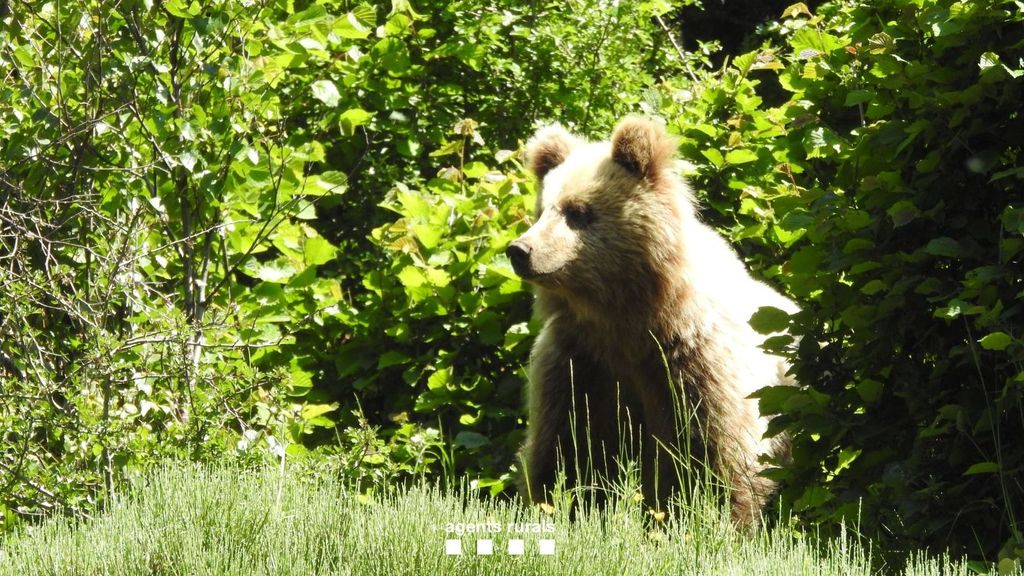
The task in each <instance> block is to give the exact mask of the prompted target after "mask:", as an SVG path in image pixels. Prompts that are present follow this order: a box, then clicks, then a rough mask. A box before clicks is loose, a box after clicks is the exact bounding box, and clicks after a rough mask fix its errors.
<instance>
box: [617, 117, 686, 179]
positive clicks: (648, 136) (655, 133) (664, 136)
mask: <svg viewBox="0 0 1024 576" xmlns="http://www.w3.org/2000/svg"><path fill="white" fill-rule="evenodd" d="M675 153H676V142H675V139H673V138H672V137H671V136H669V135H668V132H666V131H665V127H664V126H662V125H661V124H659V123H657V122H655V121H654V120H650V119H647V118H639V117H632V118H626V119H625V120H623V121H622V122H619V125H618V126H616V127H615V131H614V132H613V133H612V160H615V162H617V163H618V164H619V165H620V166H622V167H623V168H625V169H626V170H629V171H630V172H631V173H632V174H633V175H635V176H637V177H638V178H647V179H648V180H650V181H652V182H654V181H656V180H658V177H659V175H660V174H662V173H663V172H664V171H665V170H667V169H668V168H670V167H671V166H672V159H673V158H674V157H675Z"/></svg>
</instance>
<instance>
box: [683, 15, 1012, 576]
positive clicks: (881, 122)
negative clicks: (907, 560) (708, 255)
mask: <svg viewBox="0 0 1024 576" xmlns="http://www.w3.org/2000/svg"><path fill="white" fill-rule="evenodd" d="M1022 18H1024V16H1022V12H1021V10H1020V5H1019V3H1017V4H1015V3H1013V2H1000V1H986V2H971V3H962V2H950V1H945V0H923V1H904V0H889V1H885V2H870V3H868V2H843V3H836V4H831V5H826V6H823V7H822V8H821V10H820V13H819V15H812V14H811V13H810V11H809V10H807V9H806V7H805V6H803V5H800V4H796V5H794V6H792V7H790V8H789V9H787V10H786V12H785V14H784V15H783V18H782V19H781V20H780V22H778V23H777V24H775V25H774V26H770V27H768V29H769V30H770V31H771V32H772V34H774V35H775V37H776V38H778V39H780V40H781V41H782V42H783V44H781V45H779V46H776V45H774V44H772V43H769V44H766V45H765V46H764V47H762V48H761V49H760V50H757V51H755V52H752V53H749V54H745V55H742V56H739V57H736V58H735V59H733V61H732V64H731V67H730V68H729V69H727V70H723V71H722V73H721V74H719V75H716V76H711V77H706V78H704V79H703V83H702V84H701V85H698V86H696V87H694V88H692V89H691V88H689V87H688V90H687V91H685V92H684V91H675V92H673V91H671V90H669V91H666V95H667V96H669V97H670V98H673V97H674V99H671V100H669V101H668V102H667V104H666V106H665V113H666V115H667V116H668V117H669V118H672V119H673V124H674V126H675V127H676V129H677V130H678V131H679V132H680V133H681V134H682V136H683V141H682V147H683V149H684V150H685V151H686V153H687V156H689V157H690V158H692V159H696V161H697V165H696V166H695V169H694V171H695V172H696V174H695V176H694V180H695V181H696V182H697V184H698V186H697V187H698V188H699V189H703V190H706V194H707V198H706V200H707V204H708V206H709V207H710V210H709V213H708V217H709V218H710V219H711V220H713V221H715V222H716V223H718V224H719V225H720V226H721V227H722V228H723V229H725V230H727V232H728V234H729V235H730V237H731V238H732V239H733V240H734V241H736V242H737V243H738V244H739V245H740V247H741V249H742V251H743V252H744V254H745V255H746V257H747V258H748V260H750V261H751V262H752V263H753V264H754V266H755V268H762V269H763V270H764V272H765V274H766V275H767V276H769V277H770V278H771V279H772V281H773V282H775V283H776V284H778V285H781V286H783V287H784V288H786V289H787V290H788V291H789V292H790V293H791V294H793V295H794V296H795V297H796V298H797V299H798V300H799V301H800V302H801V303H802V304H803V306H804V311H803V312H801V313H800V314H798V315H796V316H795V317H794V318H793V319H792V322H791V323H789V326H788V327H789V330H790V333H791V334H792V335H793V336H795V337H799V338H800V340H799V343H796V342H797V341H796V340H794V339H793V338H791V337H779V338H773V339H771V340H769V342H767V343H766V345H767V346H769V347H771V348H774V349H778V350H787V349H788V350H790V351H791V352H793V353H795V360H796V371H797V376H798V378H799V380H800V381H801V382H802V383H803V384H804V385H803V386H802V387H800V388H778V389H770V390H767V391H764V392H763V393H761V394H760V399H761V400H760V401H761V406H762V408H763V409H765V410H767V411H769V412H772V413H779V414H781V416H780V417H778V418H777V419H776V420H775V422H774V424H773V430H774V431H776V432H781V431H783V430H785V431H787V432H789V433H790V434H791V435H792V437H793V443H794V444H793V446H794V448H793V462H792V464H791V465H788V466H785V467H783V468H781V469H778V470H776V471H775V474H776V475H777V476H778V477H779V478H780V479H782V480H783V481H784V483H785V490H784V492H783V497H784V500H785V501H786V502H788V503H789V504H790V505H791V506H792V508H793V510H794V511H795V512H796V513H797V514H798V516H800V517H801V518H803V519H805V520H807V521H809V522H811V523H813V524H818V525H819V526H822V527H826V526H835V525H836V524H837V523H839V522H841V521H843V520H845V521H848V522H852V521H855V520H859V526H860V529H861V530H862V531H864V532H866V533H867V534H869V535H870V536H872V537H876V538H879V539H881V540H882V541H884V542H885V543H886V549H889V550H892V551H893V552H894V553H895V554H900V553H902V552H906V551H909V550H913V549H916V548H918V547H920V546H922V545H924V546H930V547H933V548H938V549H941V548H946V547H949V549H951V550H953V551H954V552H955V553H965V552H967V553H970V554H972V555H974V556H975V557H979V558H986V559H988V560H996V559H1002V560H1004V564H1005V561H1009V562H1011V563H1012V562H1013V561H1014V558H1019V555H1020V552H1019V547H1020V545H1021V540H1020V538H1021V536H1020V534H1021V532H1020V527H1021V524H1020V522H1021V520H1020V514H1021V513H1022V511H1024V507H1022V505H1024V490H1022V487H1021V486H1020V484H1019V483H1018V482H1017V480H1016V478H1017V477H1019V475H1020V472H1021V470H1022V466H1024V452H1022V451H1021V450H1020V448H1019V446H1017V445H1016V444H1017V443H1016V442H1015V440H1014V438H1017V437H1019V436H1020V434H1021V432H1022V431H1024V430H1022V428H1024V409H1022V408H1024V407H1022V404H1021V391H1022V384H1024V373H1022V372H1021V368H1022V360H1024V356H1022V353H1024V347H1022V341H1021V333H1020V326H1021V310H1022V306H1021V303H1022V299H1024V291H1022V290H1021V288H1022V287H1024V286H1022V284H1021V274H1020V270H1021V252H1022V249H1024V238H1022V232H1024V229H1022V227H1021V213H1022V212H1021V209H1022V207H1024V204H1022V201H1024V198H1022V196H1021V193H1020V190H1021V178H1022V177H1024V169H1022V168H1021V167H1020V159H1021V145H1022V139H1024V130H1022V127H1024V125H1022V121H1024V119H1022V116H1021V113H1020V102H1021V89H1022V83H1021V81H1020V76H1021V75H1024V70H1022V68H1024V63H1022V60H1021V57H1022V55H1024V52H1022V48H1024V33H1022V32H1024V27H1022V26H1021V23H1022ZM780 88H781V89H782V90H783V91H784V92H780V90H779V89H780ZM689 90H692V92H691V91H689ZM787 93H788V97H786V94H787ZM766 99H771V102H768V103H766ZM780 258H781V262H782V263H781V265H772V263H773V262H778V261H780ZM773 318H774V320H773ZM782 319H783V320H784V319H785V317H784V316H783V317H782ZM755 322H756V323H757V324H758V325H759V327H761V328H763V329H765V330H766V332H770V331H771V330H774V329H779V328H785V327H786V324H787V323H786V322H784V321H783V322H781V323H780V322H779V317H778V316H775V315H771V314H763V315H759V316H758V317H755ZM1004 543H1005V546H1004ZM1015 547H1017V548H1015ZM1000 548H1002V550H1001V551H1000Z"/></svg>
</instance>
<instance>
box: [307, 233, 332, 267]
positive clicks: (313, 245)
mask: <svg viewBox="0 0 1024 576" xmlns="http://www.w3.org/2000/svg"><path fill="white" fill-rule="evenodd" d="M337 254H338V249H337V248H335V247H334V246H333V245H331V243H330V242H328V241H327V240H325V239H324V238H322V237H320V236H314V237H312V238H307V239H306V242H305V243H304V245H303V246H302V256H303V259H304V260H305V262H306V265H307V266H319V265H321V264H324V263H326V262H330V261H331V260H334V257H335V256H337Z"/></svg>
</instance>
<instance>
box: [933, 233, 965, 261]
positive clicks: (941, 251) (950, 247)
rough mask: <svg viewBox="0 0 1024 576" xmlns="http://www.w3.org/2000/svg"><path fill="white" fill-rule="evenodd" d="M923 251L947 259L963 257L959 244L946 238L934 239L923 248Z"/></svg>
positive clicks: (962, 250)
mask: <svg viewBox="0 0 1024 576" xmlns="http://www.w3.org/2000/svg"><path fill="white" fill-rule="evenodd" d="M924 251H925V252H926V253H928V254H933V255H935V256H945V257H948V258H957V257H960V256H963V255H964V249H963V248H962V247H961V246H960V243H959V242H957V241H956V240H954V239H952V238H950V237H948V236H940V237H939V238H934V239H933V240H932V241H931V242H928V245H927V246H925V247H924Z"/></svg>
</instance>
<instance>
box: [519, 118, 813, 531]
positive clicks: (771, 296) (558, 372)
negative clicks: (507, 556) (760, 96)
mask: <svg viewBox="0 0 1024 576" xmlns="http://www.w3.org/2000/svg"><path fill="white" fill-rule="evenodd" d="M674 150H675V143H674V141H673V140H672V139H671V138H670V137H669V136H668V135H667V134H666V133H665V130H664V128H663V127H661V126H660V125H659V124H657V123H655V122H653V121H650V120H646V119H642V118H628V119H626V120H624V121H623V122H621V123H620V124H619V126H618V127H616V129H615V131H614V133H613V135H612V137H611V142H610V143H608V142H604V143H587V142H585V141H583V140H581V139H579V138H576V137H575V136H572V135H571V134H569V133H568V132H566V131H565V130H564V129H563V128H561V127H548V128H545V129H542V130H541V131H539V132H538V133H537V135H536V136H535V137H534V138H532V139H531V140H530V141H529V142H528V144H527V163H528V166H530V167H531V169H533V170H534V172H535V173H536V174H537V176H538V178H539V179H540V180H541V182H542V185H541V190H540V193H539V198H538V201H537V215H538V220H537V222H536V223H535V224H534V225H533V226H532V227H531V228H530V230H529V231H527V233H526V234H524V235H523V236H522V237H520V238H519V239H518V240H516V242H514V243H513V245H512V246H510V247H509V255H510V257H511V258H512V261H513V264H514V265H515V267H516V271H517V272H518V273H519V274H520V275H522V276H524V278H526V279H527V280H529V281H530V282H531V283H533V284H534V285H535V286H536V288H537V290H536V294H537V300H536V311H537V314H538V316H539V317H540V318H541V319H542V320H543V323H544V324H543V328H542V330H541V333H540V335H539V337H538V339H537V342H536V344H535V345H534V349H533V355H532V358H531V366H530V386H529V389H528V405H529V427H528V430H527V439H526V443H525V445H524V447H523V450H522V459H523V466H524V476H525V489H526V491H527V493H528V495H529V497H530V498H531V499H533V500H534V501H543V500H545V499H546V498H547V492H548V491H549V490H550V489H551V487H552V485H553V482H554V477H555V470H556V462H557V461H558V459H559V458H561V459H563V461H564V462H567V463H568V466H569V467H570V468H574V466H573V460H574V459H576V460H586V462H585V463H583V465H582V467H583V468H584V469H586V468H592V469H593V470H594V471H595V472H596V473H598V474H607V475H612V476H613V475H614V473H615V465H614V459H615V458H616V456H617V455H618V451H619V448H620V447H625V448H627V449H629V450H637V449H639V451H640V453H641V456H642V460H643V480H644V493H645V495H646V496H647V497H648V499H649V501H650V502H651V503H652V505H660V504H661V503H663V502H664V500H665V498H666V497H667V496H669V494H670V493H672V492H674V491H677V490H678V482H677V481H678V478H677V477H676V474H675V471H674V464H673V462H672V459H673V457H676V456H678V453H679V452H680V451H682V446H683V444H685V443H687V442H688V441H689V440H688V439H687V438H686V437H685V436H684V431H683V430H682V429H681V428H680V425H679V422H680V420H679V419H678V418H677V414H676V413H675V412H674V411H673V406H674V403H675V402H676V401H677V400H678V399H680V398H682V399H683V400H684V401H685V403H686V405H687V406H689V408H690V410H691V411H692V414H693V415H694V422H693V423H694V424H695V425H696V428H697V429H698V430H697V433H696V436H698V439H706V442H703V443H700V444H698V445H697V446H696V447H697V448H698V450H697V453H696V454H694V457H695V458H698V459H704V458H706V461H708V462H709V463H710V464H711V466H712V468H713V470H714V471H715V473H716V475H717V476H718V477H719V478H721V479H723V480H724V481H725V482H727V483H728V485H729V487H730V489H731V501H732V514H733V518H734V520H735V521H736V522H737V523H740V524H752V523H756V522H757V520H758V518H759V517H760V513H761V509H762V507H763V506H764V503H765V501H766V499H767V498H768V496H769V495H770V494H771V492H772V490H773V488H774V486H773V484H772V482H771V481H770V480H768V479H767V478H764V477H762V476H760V475H759V474H758V472H760V471H761V470H762V469H763V464H760V463H759V462H758V456H759V455H760V454H763V453H771V454H772V455H775V456H780V455H782V454H780V452H781V451H783V450H784V444H783V443H780V442H772V441H768V440H765V439H763V437H762V435H763V433H764V431H765V427H766V422H765V420H764V419H763V418H762V417H761V416H760V414H759V413H758V410H757V403H756V401H754V400H751V399H748V398H747V396H748V395H749V394H750V393H752V392H754V391H755V390H757V389H759V388H761V387H763V386H768V385H773V384H779V383H787V382H789V381H788V379H787V377H786V376H785V372H786V368H787V366H786V364H785V362H784V361H783V360H782V359H780V358H776V357H773V356H769V355H768V354H766V353H765V352H763V351H762V350H760V348H758V344H759V342H760V337H759V336H758V335H757V334H756V333H755V332H754V331H753V330H752V329H751V328H750V326H749V324H748V323H747V322H748V320H749V318H750V316H751V314H752V313H753V312H754V311H756V310H757V308H759V307H761V306H775V307H778V308H783V309H785V310H789V311H794V310H795V307H794V305H793V304H792V303H791V302H790V301H789V300H787V299H786V298H784V297H783V296H781V295H779V294H778V293H776V292H775V291H773V290H772V289H771V288H769V287H768V286H766V285H765V284H763V283H761V282H758V281H756V280H754V279H753V278H751V277H750V275H749V273H748V272H747V270H746V268H745V267H744V265H743V263H742V262H741V260H740V259H739V257H738V256H737V255H736V253H735V251H733V250H732V248H731V247H730V246H728V244H727V243H726V242H725V241H724V240H723V239H722V237H721V236H719V235H718V234H717V233H716V232H714V231H713V230H712V229H711V228H709V227H708V226H706V225H705V224H703V223H702V222H701V221H700V220H699V218H698V216H697V213H696V209H695V202H694V199H693V197H692V195H691V193H690V191H689V190H688V188H687V187H686V185H685V183H684V182H683V181H682V180H681V179H680V178H679V177H678V176H676V175H675V174H674V173H673V171H672V163H673V156H674ZM663 358H664V360H663ZM665 360H667V371H666V365H665V364H666V362H665ZM669 375H671V377H669ZM573 419H575V420H576V428H577V434H576V437H577V442H576V443H575V444H574V443H573V442H572V439H571V438H572V433H571V431H570V423H571V421H572V420H573ZM622 428H625V430H623V429H622ZM623 432H626V434H625V435H626V437H627V438H626V439H625V440H623ZM569 472H570V480H571V481H574V482H581V483H582V482H590V481H592V480H593V479H592V478H589V477H588V478H573V477H572V476H573V475H572V470H570V471H569ZM655 478H657V481H655Z"/></svg>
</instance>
